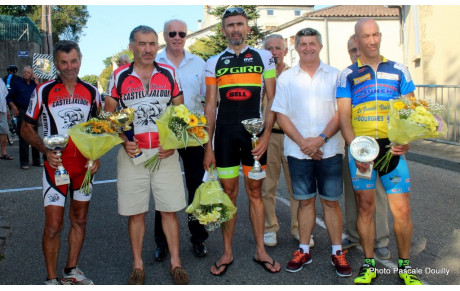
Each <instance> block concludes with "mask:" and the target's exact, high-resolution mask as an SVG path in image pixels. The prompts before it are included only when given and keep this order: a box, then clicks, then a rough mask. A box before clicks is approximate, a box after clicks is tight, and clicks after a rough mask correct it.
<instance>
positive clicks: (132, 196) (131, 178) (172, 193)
mask: <svg viewBox="0 0 460 291" xmlns="http://www.w3.org/2000/svg"><path fill="white" fill-rule="evenodd" d="M157 151H158V149H142V152H143V155H147V156H148V157H151V156H153V155H154V154H155V153H156V152H157ZM117 162H118V163H117V165H118V167H117V172H118V174H117V178H118V182H117V189H118V213H119V214H120V215H125V216H130V215H136V214H140V213H144V212H147V211H148V210H149V200H150V190H151V191H152V192H153V199H154V201H155V210H158V211H164V212H176V211H179V210H182V209H184V208H185V206H186V201H185V190H184V181H183V178H182V170H181V167H180V163H179V154H178V153H177V151H175V152H174V154H173V155H171V156H169V157H167V158H166V159H162V160H161V164H160V168H159V169H158V170H155V171H154V172H153V173H152V172H150V170H148V169H146V168H144V164H143V163H141V164H139V165H137V166H136V165H134V163H133V162H132V161H131V158H130V157H129V156H128V154H127V153H126V151H125V149H124V148H123V147H120V150H119V151H118V156H117Z"/></svg>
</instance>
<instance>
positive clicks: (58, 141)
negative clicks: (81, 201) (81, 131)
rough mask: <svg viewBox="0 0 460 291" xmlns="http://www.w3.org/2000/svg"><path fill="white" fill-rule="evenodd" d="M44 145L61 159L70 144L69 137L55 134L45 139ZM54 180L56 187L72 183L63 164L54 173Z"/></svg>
mask: <svg viewBox="0 0 460 291" xmlns="http://www.w3.org/2000/svg"><path fill="white" fill-rule="evenodd" d="M43 143H44V144H45V147H46V148H47V149H48V150H51V151H54V152H56V155H58V156H59V158H61V156H62V153H61V151H62V150H64V149H65V148H66V146H67V144H68V143H69V136H68V135H63V134H55V135H51V136H47V137H45V138H43ZM54 180H55V183H56V186H60V185H65V184H69V183H70V178H69V173H68V172H67V170H66V169H64V166H62V164H61V165H60V166H58V168H57V169H56V171H55V172H54Z"/></svg>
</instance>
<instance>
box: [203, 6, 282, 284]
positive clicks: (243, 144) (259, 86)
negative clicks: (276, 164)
mask: <svg viewBox="0 0 460 291" xmlns="http://www.w3.org/2000/svg"><path fill="white" fill-rule="evenodd" d="M249 30H250V28H249V26H248V17H247V14H246V12H245V11H244V9H242V8H240V7H232V8H228V9H227V10H225V12H224V13H223V15H222V33H223V34H224V35H225V37H226V38H227V41H228V48H227V49H226V50H225V51H223V52H222V53H220V54H219V55H217V56H214V57H212V58H210V59H209V60H208V61H207V62H206V109H205V112H206V118H207V120H208V133H209V137H210V140H212V139H213V137H214V151H213V147H212V143H210V142H209V143H207V144H206V149H205V157H204V161H203V165H204V167H205V169H207V170H209V167H210V166H211V165H214V166H216V168H217V171H218V174H219V178H220V181H221V183H222V187H223V189H224V191H225V193H227V194H228V196H229V197H230V199H231V200H232V201H233V203H234V204H236V198H237V196H238V174H239V167H240V164H242V165H243V170H244V183H245V186H246V192H247V194H248V197H249V212H250V217H251V222H252V226H253V230H254V238H255V241H256V252H255V255H254V258H253V260H254V262H256V263H258V264H260V265H262V266H263V267H264V268H265V269H266V270H267V271H269V272H271V273H276V272H279V270H280V264H279V263H278V262H276V261H275V260H274V259H272V258H271V257H270V256H269V255H268V254H267V252H266V251H265V246H264V240H263V236H264V221H265V217H264V213H265V210H264V204H263V201H262V181H263V180H253V179H250V178H249V177H248V172H249V170H250V169H251V167H252V164H253V162H254V160H253V155H254V156H257V157H258V159H259V161H260V163H261V164H262V167H263V168H264V167H265V165H266V154H265V152H266V150H267V147H268V141H269V138H270V132H271V129H272V127H273V123H274V120H275V114H274V113H273V111H271V110H267V111H266V114H265V115H266V116H265V124H264V127H265V131H264V132H263V133H262V134H261V136H260V142H259V144H258V145H257V146H256V147H255V148H254V149H252V145H251V135H250V134H249V133H247V132H246V130H245V129H244V127H243V125H242V124H241V121H243V120H245V119H249V118H262V113H261V112H262V111H261V98H262V96H263V91H265V92H266V94H267V98H268V99H267V108H271V105H272V102H273V96H274V93H275V84H276V69H275V63H274V60H273V57H272V55H271V53H270V52H269V51H266V50H259V49H255V48H252V47H249V46H248V45H247V44H246V42H245V38H246V35H247V34H248V33H249ZM263 89H264V90H263ZM218 94H219V96H220V102H219V106H218V107H217V106H216V105H217V95H218ZM216 113H217V115H216ZM216 116H217V117H216ZM214 133H215V134H214ZM235 222H236V215H235V217H233V219H232V220H230V221H228V222H226V223H225V225H224V226H223V227H222V235H223V240H224V252H223V255H222V256H221V258H220V259H219V260H218V261H216V262H215V263H214V264H213V266H211V269H210V272H211V273H212V274H213V275H215V276H220V275H223V274H224V273H225V272H226V270H227V268H228V267H229V266H230V264H231V263H232V262H233V253H232V238H233V232H234V229H235Z"/></svg>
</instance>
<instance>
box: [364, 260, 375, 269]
mask: <svg viewBox="0 0 460 291" xmlns="http://www.w3.org/2000/svg"><path fill="white" fill-rule="evenodd" d="M364 264H368V265H369V266H371V267H375V260H374V258H366V259H364Z"/></svg>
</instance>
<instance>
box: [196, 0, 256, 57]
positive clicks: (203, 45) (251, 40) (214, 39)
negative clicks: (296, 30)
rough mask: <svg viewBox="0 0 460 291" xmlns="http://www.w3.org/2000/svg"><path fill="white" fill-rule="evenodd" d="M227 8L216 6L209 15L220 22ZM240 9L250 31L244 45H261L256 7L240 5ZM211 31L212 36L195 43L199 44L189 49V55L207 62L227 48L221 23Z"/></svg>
mask: <svg viewBox="0 0 460 291" xmlns="http://www.w3.org/2000/svg"><path fill="white" fill-rule="evenodd" d="M229 6H230V5H224V6H217V7H216V8H213V9H211V11H210V12H209V14H211V15H214V16H215V17H216V18H217V19H219V20H221V19H222V14H223V13H224V11H225V9H227V8H228V7H229ZM240 7H242V8H243V9H244V10H245V11H246V13H247V15H248V20H249V26H250V27H251V31H250V32H249V34H248V35H247V39H246V43H247V44H248V45H250V46H254V47H256V46H258V45H259V44H260V43H262V41H263V39H264V37H265V35H264V32H263V30H262V29H261V28H260V27H258V26H257V25H256V23H257V19H258V18H259V12H258V11H257V5H240ZM212 30H213V31H214V34H213V35H210V36H209V37H205V38H201V39H199V40H198V41H197V42H199V43H198V44H196V45H194V46H190V47H189V50H190V52H191V53H193V54H196V55H198V56H200V57H202V58H203V59H204V60H207V59H208V58H209V57H210V56H213V55H217V54H219V53H220V52H222V51H223V50H225V49H226V48H227V46H228V43H227V39H226V38H225V36H224V35H223V34H222V23H221V21H219V23H217V24H216V26H215V27H214V28H213V29H212Z"/></svg>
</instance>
